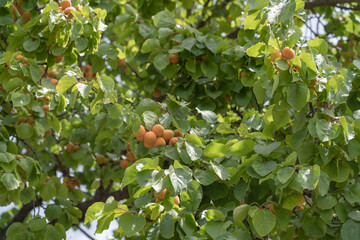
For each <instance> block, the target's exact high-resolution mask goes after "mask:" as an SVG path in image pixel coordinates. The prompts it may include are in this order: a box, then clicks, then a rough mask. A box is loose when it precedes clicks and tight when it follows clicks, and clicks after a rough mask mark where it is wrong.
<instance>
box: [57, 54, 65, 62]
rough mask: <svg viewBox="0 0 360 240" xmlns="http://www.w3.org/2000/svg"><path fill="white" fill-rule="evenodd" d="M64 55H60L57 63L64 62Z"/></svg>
mask: <svg viewBox="0 0 360 240" xmlns="http://www.w3.org/2000/svg"><path fill="white" fill-rule="evenodd" d="M63 57H64V54H63V53H62V54H60V55H59V56H56V63H59V62H61V61H62V60H63Z"/></svg>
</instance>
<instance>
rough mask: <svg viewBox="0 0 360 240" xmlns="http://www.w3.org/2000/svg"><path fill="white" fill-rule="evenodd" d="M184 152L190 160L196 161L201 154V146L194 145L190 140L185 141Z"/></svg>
mask: <svg viewBox="0 0 360 240" xmlns="http://www.w3.org/2000/svg"><path fill="white" fill-rule="evenodd" d="M185 148H186V152H187V153H188V154H189V157H190V159H191V160H192V161H196V160H198V159H199V158H201V156H202V153H203V152H202V150H201V148H199V147H197V146H195V145H194V144H193V143H191V142H185Z"/></svg>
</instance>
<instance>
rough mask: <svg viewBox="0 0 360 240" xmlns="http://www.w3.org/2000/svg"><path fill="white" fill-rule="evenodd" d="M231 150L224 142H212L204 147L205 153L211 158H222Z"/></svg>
mask: <svg viewBox="0 0 360 240" xmlns="http://www.w3.org/2000/svg"><path fill="white" fill-rule="evenodd" d="M228 152H229V147H228V146H226V145H225V144H222V143H214V142H212V143H210V144H208V145H207V146H206V148H205V149H204V155H205V156H207V157H211V158H221V157H223V156H225V155H226V154H227V153H228Z"/></svg>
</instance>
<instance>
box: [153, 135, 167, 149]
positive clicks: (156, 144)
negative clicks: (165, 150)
mask: <svg viewBox="0 0 360 240" xmlns="http://www.w3.org/2000/svg"><path fill="white" fill-rule="evenodd" d="M160 145H161V146H164V147H165V146H166V142H165V139H164V138H162V137H158V138H157V139H156V141H155V144H154V147H157V146H160Z"/></svg>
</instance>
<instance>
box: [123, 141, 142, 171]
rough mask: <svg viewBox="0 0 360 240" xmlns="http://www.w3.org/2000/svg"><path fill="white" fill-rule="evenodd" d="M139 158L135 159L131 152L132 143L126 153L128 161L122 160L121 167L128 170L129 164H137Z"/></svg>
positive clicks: (128, 145)
mask: <svg viewBox="0 0 360 240" xmlns="http://www.w3.org/2000/svg"><path fill="white" fill-rule="evenodd" d="M137 160H138V158H135V156H134V154H133V153H132V152H131V149H130V143H128V144H127V153H126V159H124V160H122V161H121V162H120V167H122V168H126V167H127V166H128V164H129V162H136V161H137Z"/></svg>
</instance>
